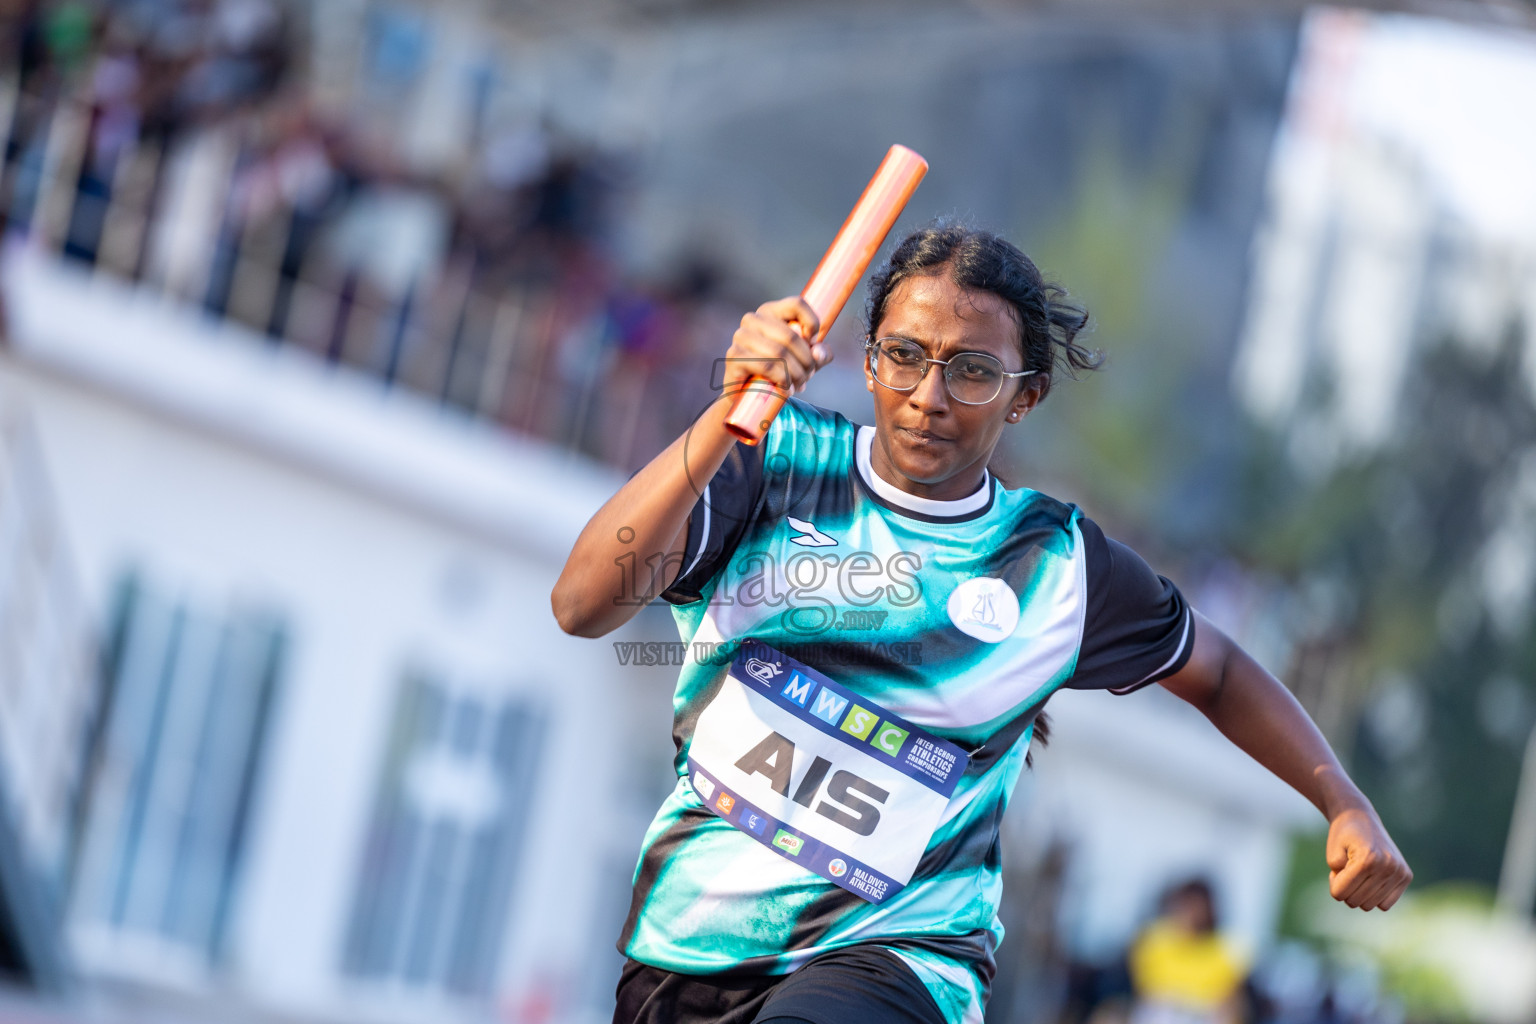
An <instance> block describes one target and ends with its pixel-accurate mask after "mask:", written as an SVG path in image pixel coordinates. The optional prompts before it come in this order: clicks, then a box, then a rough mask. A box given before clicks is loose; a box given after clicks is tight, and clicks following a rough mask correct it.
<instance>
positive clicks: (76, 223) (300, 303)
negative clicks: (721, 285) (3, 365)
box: [0, 80, 708, 468]
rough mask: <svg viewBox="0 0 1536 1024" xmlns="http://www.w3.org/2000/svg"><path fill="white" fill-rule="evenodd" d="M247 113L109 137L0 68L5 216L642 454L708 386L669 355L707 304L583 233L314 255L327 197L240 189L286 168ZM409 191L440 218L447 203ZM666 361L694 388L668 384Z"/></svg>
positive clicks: (394, 368) (477, 397)
mask: <svg viewBox="0 0 1536 1024" xmlns="http://www.w3.org/2000/svg"><path fill="white" fill-rule="evenodd" d="M253 116H254V115H249V116H246V117H244V118H242V116H239V115H235V116H231V117H229V118H227V119H226V120H225V121H223V122H221V123H215V124H211V125H207V126H203V127H200V128H196V129H192V130H189V131H188V132H186V133H185V134H183V135H181V136H179V137H176V138H174V139H173V140H172V141H171V142H170V144H169V145H167V144H166V143H165V142H164V141H162V140H159V139H154V138H143V137H130V138H128V139H126V140H114V138H113V137H112V134H111V132H109V131H107V130H105V129H104V128H103V125H104V124H105V123H106V120H107V115H106V112H104V111H103V110H102V109H101V108H100V107H99V106H97V105H93V104H92V102H90V101H89V98H88V97H81V96H79V95H63V96H60V97H57V98H48V97H41V96H36V95H31V94H27V93H23V92H22V91H21V90H20V89H19V88H18V87H17V84H16V82H15V81H14V80H7V81H4V82H0V140H3V150H0V152H3V156H4V161H3V167H0V222H3V223H4V225H5V226H6V228H7V230H8V231H10V232H19V233H22V234H24V235H25V236H26V237H27V239H28V242H29V244H31V245H33V246H35V247H38V248H41V249H43V250H44V251H48V252H53V253H57V254H58V255H59V256H60V257H61V258H63V259H67V260H71V261H74V262H76V263H79V264H82V265H85V266H87V267H89V268H91V270H92V272H93V273H97V274H108V275H112V276H114V277H117V278H120V279H123V280H127V281H132V282H135V283H136V284H137V285H138V286H139V287H141V288H143V289H145V290H146V291H149V292H152V293H157V294H163V295H167V296H171V297H173V298H174V299H176V300H177V301H180V302H183V303H186V304H188V305H190V306H194V307H199V308H201V309H202V310H203V311H205V312H206V313H207V314H208V315H210V316H212V317H216V318H220V319H224V320H228V321H233V322H236V323H239V324H242V325H244V326H245V327H247V328H249V329H250V330H251V331H253V332H256V333H257V334H259V335H260V336H262V337H263V338H265V339H266V341H267V343H269V344H273V345H284V346H291V347H293V348H297V349H302V350H305V351H307V352H309V353H311V354H312V355H313V356H314V357H315V358H316V359H317V360H319V361H321V362H324V363H327V364H332V365H342V366H348V367H352V368H354V369H356V370H358V371H361V372H363V373H365V374H368V375H370V376H372V377H374V378H375V379H377V380H378V381H379V382H380V383H381V384H383V385H384V386H386V387H401V388H406V389H409V390H411V391H413V392H416V393H419V394H422V395H425V396H429V397H431V398H433V399H435V400H437V401H439V402H440V403H441V404H442V405H443V406H444V408H445V409H448V410H454V411H457V412H458V413H460V414H463V415H468V416H471V417H474V418H477V419H482V420H486V421H491V422H494V423H497V424H500V425H501V426H504V427H506V428H507V429H510V430H513V431H517V432H520V433H524V434H531V435H533V436H536V437H539V438H542V439H544V440H546V441H549V442H551V443H553V444H555V445H557V446H559V447H563V448H565V449H568V450H571V451H573V452H581V453H584V454H586V455H589V456H592V457H594V458H597V459H599V460H601V461H604V462H608V463H612V464H615V465H618V466H620V467H625V468H633V467H636V466H638V465H641V464H643V463H644V462H645V461H646V460H647V459H648V458H649V457H650V456H651V455H652V454H654V452H655V451H657V450H659V449H660V447H661V446H662V445H663V444H664V443H665V441H666V440H667V439H669V438H671V437H675V436H676V434H677V433H678V432H679V431H680V430H681V429H682V428H683V427H684V426H685V425H686V424H687V422H688V420H689V419H690V418H691V416H692V414H694V413H696V412H697V411H698V409H699V408H700V407H702V404H703V403H704V402H705V401H707V399H708V390H707V382H706V381H704V380H702V379H700V380H697V381H696V382H695V381H694V378H695V377H699V376H700V375H699V374H698V373H697V371H694V372H692V373H689V372H688V371H686V370H683V371H681V373H680V372H679V370H678V367H679V364H680V362H681V360H682V359H685V358H687V354H686V353H683V352H679V351H678V344H677V339H678V338H680V337H683V336H686V334H687V333H688V323H689V321H690V320H693V319H696V318H697V317H698V316H699V315H701V310H700V309H699V308H698V307H696V306H690V305H689V304H688V302H687V301H686V300H685V301H677V300H673V299H670V298H663V297H659V296H657V295H655V294H651V293H647V292H645V291H643V290H639V289H632V288H627V287H626V286H625V285H624V283H623V282H622V281H621V280H619V279H618V277H617V276H616V275H615V274H614V273H613V272H612V269H611V266H610V264H609V262H608V261H607V260H606V259H605V258H604V257H603V254H602V252H601V248H600V247H599V246H596V245H594V244H592V243H591V242H590V241H588V240H585V239H582V238H578V237H571V236H562V235H560V234H559V233H558V232H549V231H544V232H542V233H541V232H540V231H539V230H538V229H533V230H531V231H529V232H526V233H525V234H524V236H523V237H522V238H521V240H520V243H519V249H518V253H519V255H518V257H517V259H516V260H514V265H513V266H512V268H511V269H510V270H509V269H508V268H507V266H506V264H505V262H503V263H502V264H500V265H499V266H498V267H497V268H496V270H495V274H494V276H492V274H491V273H490V272H488V268H487V261H486V260H484V259H483V258H482V255H481V254H480V253H478V252H476V251H475V250H474V248H473V247H471V246H454V247H452V248H451V250H450V251H449V252H448V254H447V256H446V258H444V259H442V260H440V261H433V260H431V259H419V258H418V257H417V256H416V254H411V253H407V254H406V255H407V260H406V262H407V263H410V262H411V260H412V259H416V261H417V265H416V266H415V267H414V268H413V272H412V273H411V275H410V277H409V278H408V280H406V281H404V282H403V283H402V282H400V281H399V280H397V281H395V282H394V283H391V282H389V281H386V280H381V279H380V275H378V274H376V273H373V272H371V271H370V269H369V267H368V266H366V265H358V264H357V263H352V264H350V265H349V264H347V263H346V262H344V261H338V260H337V259H336V258H335V257H334V256H332V255H328V254H327V252H326V251H325V247H324V246H323V245H321V244H318V243H319V242H320V241H322V240H323V239H324V238H326V237H334V231H335V229H336V216H335V215H334V211H332V212H331V213H325V214H322V213H318V212H316V211H315V210H312V209H307V208H306V207H305V206H304V205H303V204H285V203H282V202H276V203H274V202H266V203H263V202H260V201H257V200H253V199H252V194H253V190H255V191H257V192H259V190H260V189H261V188H262V187H269V188H270V182H267V183H266V184H265V186H264V183H263V175H266V176H268V177H270V176H272V175H274V174H277V173H278V172H279V170H280V169H279V168H277V167H276V166H275V165H274V166H270V167H269V166H264V164H263V161H270V160H271V158H272V156H273V154H272V153H271V152H270V151H267V152H264V151H263V150H262V149H261V147H260V146H258V145H257V144H256V143H255V142H254V141H253V138H252V134H253V127H254V122H253V121H252V120H251V119H250V118H251V117H253ZM372 187H373V186H372V185H370V184H369V183H366V182H365V183H364V191H369V190H370V189H372ZM414 195H415V196H416V197H417V198H421V197H422V196H428V197H430V198H429V199H428V203H427V205H428V206H431V205H432V204H434V203H436V204H437V206H438V208H439V213H441V214H442V215H443V217H442V219H446V216H447V213H448V212H449V211H450V210H451V209H452V204H450V203H449V202H447V201H446V200H444V199H443V198H442V197H441V196H437V197H431V190H430V189H427V188H422V189H419V190H418V191H416V192H415V193H414ZM385 202H386V205H387V202H388V199H387V196H386V201H385ZM345 205H346V204H343V206H344V207H345ZM419 205H420V204H418V206H419ZM354 212H355V211H354ZM387 212H388V211H386V213H387ZM396 212H399V211H396ZM460 216H462V213H460ZM387 219H388V218H387V216H386V220H387ZM328 233H329V234H328ZM637 324H638V325H639V326H638V327H637V326H636V325H637ZM706 365H707V362H706ZM679 380H686V381H688V382H689V383H688V385H687V386H688V388H696V390H697V392H698V393H697V394H691V393H690V394H688V395H680V394H678V391H679V384H678V381H679Z"/></svg>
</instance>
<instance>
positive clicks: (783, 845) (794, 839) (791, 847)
mask: <svg viewBox="0 0 1536 1024" xmlns="http://www.w3.org/2000/svg"><path fill="white" fill-rule="evenodd" d="M773 845H774V846H777V847H778V848H779V849H781V850H783V851H784V852H785V853H787V854H789V855H790V856H791V857H798V856H800V848H801V847H802V846H804V845H805V840H804V839H801V838H800V837H799V836H797V835H792V834H791V833H789V832H785V831H784V830H783V829H779V833H778V835H776V836H774V837H773Z"/></svg>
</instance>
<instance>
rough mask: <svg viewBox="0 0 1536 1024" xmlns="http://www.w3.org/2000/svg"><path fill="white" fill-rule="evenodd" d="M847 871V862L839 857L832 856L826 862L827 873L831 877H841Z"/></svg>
mask: <svg viewBox="0 0 1536 1024" xmlns="http://www.w3.org/2000/svg"><path fill="white" fill-rule="evenodd" d="M847 873H848V862H847V861H845V860H843V858H841V857H833V858H832V859H831V860H830V861H829V862H828V863H827V874H829V875H831V876H832V877H833V878H842V877H843V876H844V875H846V874H847Z"/></svg>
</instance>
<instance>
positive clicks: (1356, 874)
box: [1162, 612, 1413, 910]
mask: <svg viewBox="0 0 1536 1024" xmlns="http://www.w3.org/2000/svg"><path fill="white" fill-rule="evenodd" d="M1194 614H1195V615H1196V616H1197V617H1198V621H1197V623H1196V627H1195V649H1194V651H1193V652H1192V653H1191V655H1190V658H1189V661H1188V663H1186V664H1185V666H1184V668H1182V669H1180V670H1179V671H1178V672H1176V673H1174V674H1173V675H1171V676H1169V677H1168V678H1167V679H1164V680H1163V681H1162V685H1163V686H1164V687H1165V688H1166V689H1168V690H1170V691H1171V692H1173V693H1175V694H1177V695H1178V696H1180V697H1182V698H1183V699H1184V700H1186V701H1188V702H1189V703H1191V704H1193V705H1194V706H1195V707H1196V708H1199V709H1200V711H1201V712H1203V713H1204V714H1205V716H1206V717H1207V718H1209V719H1210V720H1211V722H1212V723H1213V724H1214V725H1215V726H1216V728H1217V729H1219V730H1221V732H1222V734H1223V735H1224V736H1226V737H1227V738H1228V739H1229V740H1231V741H1232V742H1233V743H1235V744H1236V745H1237V746H1238V747H1240V748H1241V749H1242V750H1244V751H1246V752H1247V753H1248V754H1249V755H1250V756H1252V757H1253V759H1254V760H1256V761H1258V762H1259V763H1260V764H1262V765H1263V766H1264V767H1266V768H1268V769H1269V770H1270V771H1272V772H1274V773H1275V775H1277V776H1279V777H1280V778H1281V779H1283V780H1284V781H1285V782H1287V783H1289V784H1290V785H1291V787H1292V788H1294V789H1295V790H1296V791H1297V792H1299V793H1301V795H1303V796H1305V797H1306V798H1307V799H1308V800H1310V801H1312V804H1313V805H1314V806H1315V807H1316V808H1317V809H1318V810H1319V811H1321V812H1322V813H1323V816H1324V817H1325V818H1327V819H1328V848H1327V859H1328V866H1329V868H1330V879H1329V890H1330V892H1332V894H1333V897H1334V899H1337V900H1341V901H1343V902H1344V903H1347V904H1348V905H1349V906H1351V907H1359V908H1360V909H1362V910H1371V909H1373V908H1380V909H1382V910H1387V909H1388V908H1390V907H1391V906H1392V905H1393V904H1394V903H1396V902H1397V899H1398V897H1399V896H1401V895H1402V894H1403V890H1404V889H1406V888H1407V887H1408V883H1409V882H1410V881H1412V880H1413V872H1412V871H1411V870H1409V868H1408V864H1407V862H1406V861H1405V860H1404V859H1403V855H1402V854H1401V853H1399V852H1398V849H1397V846H1396V844H1395V843H1393V842H1392V837H1391V836H1389V835H1388V834H1387V830H1386V828H1384V827H1383V826H1382V824H1381V819H1380V818H1379V817H1378V816H1377V814H1376V811H1375V809H1374V808H1373V807H1372V806H1371V802H1370V801H1369V800H1367V799H1366V797H1365V794H1364V793H1362V792H1360V789H1359V788H1358V787H1357V786H1356V785H1355V784H1354V782H1353V781H1351V780H1350V778H1349V776H1348V775H1347V774H1346V773H1345V771H1344V769H1343V767H1341V766H1340V764H1339V761H1338V758H1337V757H1335V756H1334V753H1333V750H1332V748H1331V747H1329V746H1328V741H1327V740H1326V739H1324V738H1323V734H1322V733H1321V732H1319V731H1318V729H1317V726H1316V725H1314V724H1313V722H1312V719H1311V718H1310V717H1309V716H1308V715H1307V713H1306V711H1305V710H1304V709H1303V708H1302V706H1301V705H1300V704H1299V703H1297V701H1296V698H1295V697H1293V696H1291V693H1290V691H1289V690H1287V689H1286V688H1285V686H1284V684H1282V683H1281V682H1280V681H1279V680H1278V679H1276V678H1275V677H1274V676H1272V675H1270V674H1269V673H1268V672H1267V671H1265V670H1264V667H1263V666H1262V665H1260V664H1259V663H1258V662H1256V661H1254V660H1253V658H1252V656H1251V655H1249V654H1248V652H1247V651H1244V650H1243V649H1242V648H1241V647H1239V646H1238V645H1237V644H1236V643H1234V642H1233V641H1232V640H1231V638H1229V637H1228V636H1227V635H1226V634H1225V633H1223V632H1222V631H1221V630H1219V629H1217V628H1216V626H1214V625H1213V624H1212V623H1211V622H1210V620H1209V619H1207V618H1205V616H1203V615H1200V613H1199V612H1195V613H1194Z"/></svg>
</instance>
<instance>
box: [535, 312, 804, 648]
mask: <svg viewBox="0 0 1536 1024" xmlns="http://www.w3.org/2000/svg"><path fill="white" fill-rule="evenodd" d="M794 323H798V324H799V325H800V329H801V330H802V331H804V333H805V335H806V336H811V337H814V336H815V333H816V330H817V328H818V326H819V325H818V322H817V319H816V313H815V311H814V310H812V309H811V307H810V306H808V305H806V303H805V300H803V299H801V298H800V297H799V296H794V297H792V298H786V299H779V300H777V301H775V302H767V303H764V304H763V305H762V306H759V307H758V309H757V311H756V312H754V313H748V314H747V315H746V316H744V317H742V322H741V327H739V328H738V329H737V330H736V333H735V334H734V335H733V336H732V338H731V347H730V349H729V350H728V351H727V352H726V364H725V374H724V385H725V386H724V389H723V390H722V393H721V397H720V399H719V400H717V401H715V402H714V403H713V404H712V405H710V407H709V408H708V409H707V410H705V412H704V413H703V415H701V416H700V417H699V418H698V419H697V420H696V421H694V424H693V426H691V427H689V428H688V430H687V431H685V432H684V434H683V436H682V437H679V438H678V439H677V440H676V441H673V442H672V443H671V444H670V445H668V446H667V448H666V450H665V451H663V452H662V453H661V454H660V455H658V456H656V458H654V459H652V460H651V461H650V462H649V463H648V464H647V465H646V466H645V468H644V469H642V470H640V472H638V473H636V474H635V475H634V476H633V477H632V478H631V479H630V480H629V482H628V483H626V484H625V485H624V486H623V487H621V488H619V490H618V493H616V494H615V495H614V496H613V497H611V498H609V499H608V501H607V502H606V503H604V505H603V507H602V508H600V509H598V510H597V514H596V515H594V516H593V517H592V519H591V520H590V521H589V522H588V523H587V525H586V527H585V528H584V529H583V530H582V531H581V535H580V536H579V537H577V538H576V545H575V547H573V548H572V549H571V554H570V556H569V557H568V558H567V559H566V563H565V568H564V569H562V570H561V572H560V578H559V579H558V580H557V581H556V582H555V588H554V590H553V591H552V592H551V593H550V606H551V607H552V608H553V609H554V613H555V621H556V622H558V623H559V624H560V628H561V629H563V630H565V631H566V632H567V633H572V634H575V635H576V636H587V637H598V636H602V635H603V634H605V633H608V632H610V631H612V630H614V629H617V628H618V627H619V626H622V625H623V624H624V623H626V622H628V621H629V620H630V619H632V618H633V617H634V616H635V615H636V614H637V613H638V612H639V611H640V609H641V608H642V607H643V606H644V604H645V602H647V601H649V600H651V599H652V598H654V597H655V596H656V595H657V594H659V593H661V591H663V590H665V589H666V588H667V587H669V586H670V585H671V584H672V582H673V581H674V580H676V579H677V577H678V575H679V572H680V571H681V568H682V554H683V548H684V545H685V543H686V541H687V538H688V530H687V526H688V515H689V513H690V512H692V511H693V506H694V503H695V502H696V501H697V500H698V497H699V493H700V491H702V490H703V487H704V485H705V484H706V483H708V482H709V480H710V479H711V478H713V477H714V475H715V471H716V470H718V469H719V468H720V464H721V463H722V462H724V461H725V457H726V455H728V454H729V453H730V450H731V446H732V445H734V444H735V443H736V438H735V436H734V435H732V434H731V433H730V432H729V431H727V430H726V429H725V417H726V415H727V414H728V413H729V412H730V408H731V405H732V404H733V401H734V398H735V395H736V393H737V391H738V390H739V387H740V385H741V382H742V381H744V380H745V379H746V378H747V377H749V376H758V377H767V378H768V379H770V380H772V381H773V382H774V383H776V384H778V385H779V386H781V387H783V388H785V389H788V390H798V389H799V388H801V387H804V385H805V382H806V381H807V380H809V379H810V375H811V374H812V373H813V372H815V370H816V369H817V368H818V367H820V366H825V365H826V364H827V363H828V362H830V361H831V359H830V355H829V354H828V353H827V352H826V351H825V347H824V346H817V347H818V348H820V349H822V351H821V352H819V353H814V354H813V353H812V351H811V347H810V345H808V344H807V343H806V342H805V339H804V337H802V335H801V334H800V333H799V332H797V331H796V330H795V329H794V328H793V327H791V324H794ZM637 598H638V600H637Z"/></svg>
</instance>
